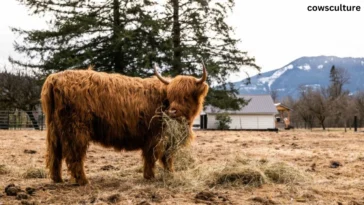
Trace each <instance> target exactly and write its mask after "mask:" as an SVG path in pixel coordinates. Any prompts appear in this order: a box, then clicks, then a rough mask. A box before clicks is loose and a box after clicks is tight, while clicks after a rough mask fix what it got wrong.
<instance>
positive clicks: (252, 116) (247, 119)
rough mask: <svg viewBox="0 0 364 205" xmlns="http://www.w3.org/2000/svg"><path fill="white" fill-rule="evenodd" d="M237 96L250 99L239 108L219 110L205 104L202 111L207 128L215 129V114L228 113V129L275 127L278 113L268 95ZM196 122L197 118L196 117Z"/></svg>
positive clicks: (264, 128)
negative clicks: (205, 116) (229, 120)
mask: <svg viewBox="0 0 364 205" xmlns="http://www.w3.org/2000/svg"><path fill="white" fill-rule="evenodd" d="M238 97H239V98H244V99H245V100H250V101H249V103H248V105H246V106H244V107H243V108H242V109H241V110H234V111H232V110H221V109H219V108H215V107H212V106H207V107H206V109H205V110H204V113H206V115H207V123H205V124H206V125H207V126H206V128H207V129H217V121H216V119H215V118H216V115H217V114H219V113H224V112H226V113H228V114H229V115H230V117H231V119H232V122H231V123H230V124H229V126H230V129H243V130H245V129H246V130H267V129H275V128H276V125H275V120H276V119H275V115H276V114H277V113H278V111H277V108H276V106H275V105H274V102H273V100H272V97H271V96H270V95H240V96H238ZM196 123H197V119H196Z"/></svg>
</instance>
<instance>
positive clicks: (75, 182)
mask: <svg viewBox="0 0 364 205" xmlns="http://www.w3.org/2000/svg"><path fill="white" fill-rule="evenodd" d="M70 183H71V184H72V185H76V186H77V185H78V186H84V185H86V184H88V183H89V182H88V180H87V179H75V178H74V177H72V178H71V179H70Z"/></svg>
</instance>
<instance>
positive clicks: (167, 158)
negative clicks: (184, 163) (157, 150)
mask: <svg viewBox="0 0 364 205" xmlns="http://www.w3.org/2000/svg"><path fill="white" fill-rule="evenodd" d="M161 161H162V164H163V167H164V169H165V170H167V171H170V172H174V167H173V155H168V154H163V156H162V158H161Z"/></svg>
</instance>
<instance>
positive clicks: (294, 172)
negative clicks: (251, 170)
mask: <svg viewBox="0 0 364 205" xmlns="http://www.w3.org/2000/svg"><path fill="white" fill-rule="evenodd" d="M264 174H265V175H266V176H267V177H268V178H269V179H270V180H271V181H272V182H273V183H278V184H292V183H299V182H304V181H305V180H306V179H307V177H306V176H305V175H304V174H303V173H302V172H301V171H299V170H298V169H296V168H294V167H293V166H290V165H288V164H287V163H284V162H275V163H272V164H269V165H268V166H266V167H265V168H264Z"/></svg>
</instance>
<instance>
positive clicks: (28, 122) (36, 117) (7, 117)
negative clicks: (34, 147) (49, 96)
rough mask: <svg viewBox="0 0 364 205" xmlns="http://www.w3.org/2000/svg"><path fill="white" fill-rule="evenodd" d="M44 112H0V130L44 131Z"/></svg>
mask: <svg viewBox="0 0 364 205" xmlns="http://www.w3.org/2000/svg"><path fill="white" fill-rule="evenodd" d="M44 119H45V118H44V114H43V112H42V111H23V110H14V111H10V110H0V129H2V130H20V129H22V130H23V129H29V130H44V129H45V123H44Z"/></svg>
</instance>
